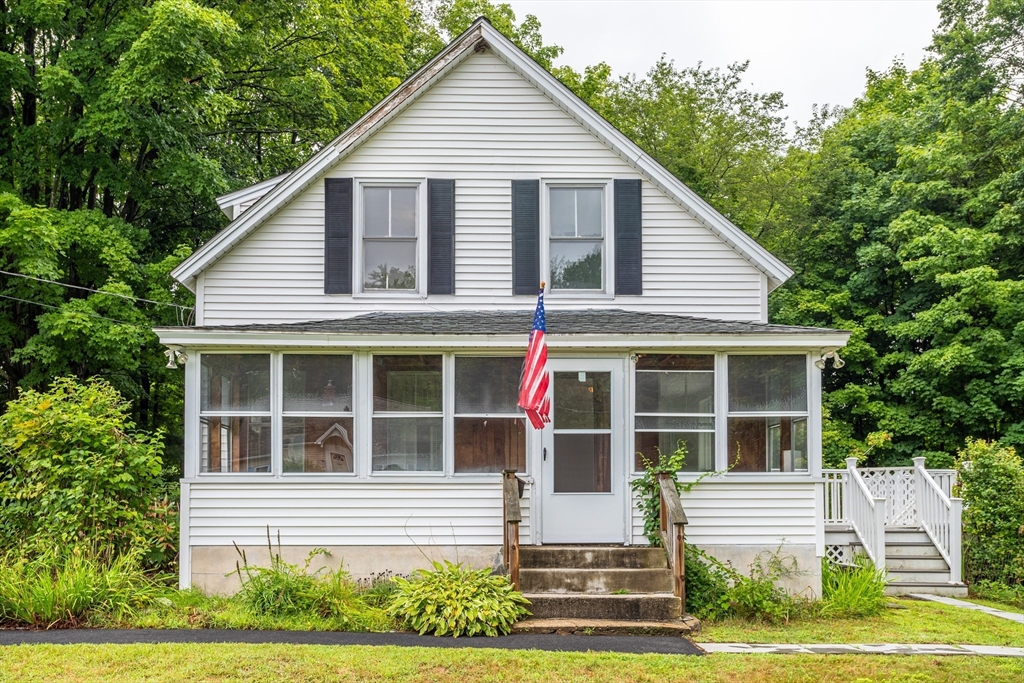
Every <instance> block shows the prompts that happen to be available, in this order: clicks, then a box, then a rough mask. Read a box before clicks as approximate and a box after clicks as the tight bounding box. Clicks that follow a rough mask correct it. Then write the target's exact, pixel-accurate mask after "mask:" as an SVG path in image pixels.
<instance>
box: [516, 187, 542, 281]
mask: <svg viewBox="0 0 1024 683" xmlns="http://www.w3.org/2000/svg"><path fill="white" fill-rule="evenodd" d="M539 288H540V181H539V180H513V181H512V293H513V294H536V293H537V290H538V289H539Z"/></svg>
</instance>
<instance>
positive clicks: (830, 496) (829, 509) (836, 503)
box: [822, 470, 847, 524]
mask: <svg viewBox="0 0 1024 683" xmlns="http://www.w3.org/2000/svg"><path fill="white" fill-rule="evenodd" d="M822 476H824V478H825V524H842V523H844V522H846V516H845V513H844V512H843V499H844V498H845V497H846V478H847V477H846V470H825V471H824V472H823V473H822Z"/></svg>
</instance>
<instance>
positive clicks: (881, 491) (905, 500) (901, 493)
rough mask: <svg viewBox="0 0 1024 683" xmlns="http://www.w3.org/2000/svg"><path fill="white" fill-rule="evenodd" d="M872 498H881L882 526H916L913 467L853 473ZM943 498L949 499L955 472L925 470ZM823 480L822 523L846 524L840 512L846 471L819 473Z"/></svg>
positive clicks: (863, 468)
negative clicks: (942, 494) (862, 480)
mask: <svg viewBox="0 0 1024 683" xmlns="http://www.w3.org/2000/svg"><path fill="white" fill-rule="evenodd" d="M857 472H859V473H860V475H861V477H862V478H863V479H864V484H865V485H866V486H867V487H868V491H870V492H871V495H872V496H873V497H875V498H885V524H886V526H918V524H919V523H918V520H917V513H916V509H915V505H914V502H915V499H916V496H915V491H916V483H915V478H914V468H913V467H862V468H860V469H858V470H857ZM928 474H929V475H931V477H932V478H933V479H934V480H935V483H936V485H937V486H938V487H939V490H941V491H942V492H943V493H944V494H945V495H946V497H947V498H949V497H951V496H952V492H953V484H954V482H955V481H956V470H929V471H928ZM822 475H823V476H824V478H825V523H826V524H844V523H849V520H848V519H847V518H846V514H845V512H844V510H843V501H844V500H845V494H844V492H845V489H846V485H847V470H823V471H822Z"/></svg>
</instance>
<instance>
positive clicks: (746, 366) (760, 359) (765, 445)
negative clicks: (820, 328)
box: [727, 355, 808, 472]
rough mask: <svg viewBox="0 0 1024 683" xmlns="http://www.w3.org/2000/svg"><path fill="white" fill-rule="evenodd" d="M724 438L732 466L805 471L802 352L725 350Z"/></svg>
mask: <svg viewBox="0 0 1024 683" xmlns="http://www.w3.org/2000/svg"><path fill="white" fill-rule="evenodd" d="M727 440H728V453H729V464H730V466H731V467H732V469H733V471H734V472H806V471H807V461H808V459H807V357H806V356H804V355H774V356H769V355H756V356H747V355H730V356H729V425H728V429H727Z"/></svg>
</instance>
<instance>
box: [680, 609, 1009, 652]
mask: <svg viewBox="0 0 1024 683" xmlns="http://www.w3.org/2000/svg"><path fill="white" fill-rule="evenodd" d="M892 604H895V605H899V606H900V607H902V608H905V609H893V608H886V609H885V610H884V611H883V612H882V613H881V614H880V615H879V616H876V617H864V618H860V619H826V618H822V617H817V618H814V619H810V618H807V619H797V620H794V621H791V622H790V623H788V624H776V625H771V624H756V623H750V622H745V621H739V620H725V621H721V622H717V623H713V624H705V625H704V631H703V632H702V633H701V634H699V635H698V636H696V637H695V638H694V640H698V641H704V642H717V643H733V642H739V643H744V642H745V643H941V644H952V645H1006V646H1010V647H1024V628H1021V625H1020V624H1016V623H1014V622H1012V621H1009V620H1006V619H1000V618H998V617H993V616H991V615H988V614H984V613H983V612H973V611H970V610H966V609H963V608H960V607H949V606H947V605H941V604H938V603H933V602H921V601H917V600H892Z"/></svg>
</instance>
